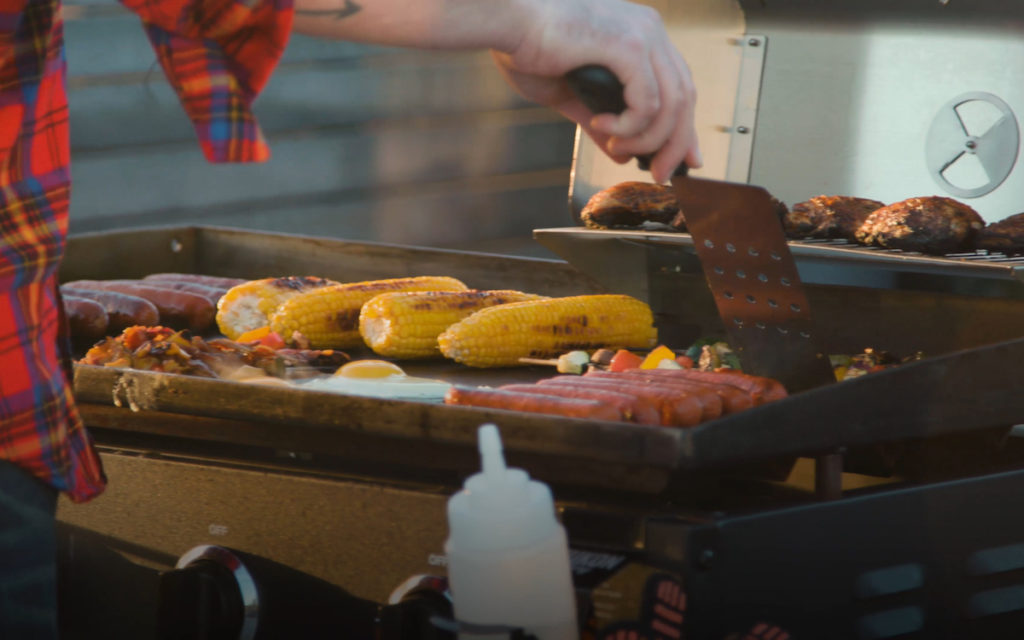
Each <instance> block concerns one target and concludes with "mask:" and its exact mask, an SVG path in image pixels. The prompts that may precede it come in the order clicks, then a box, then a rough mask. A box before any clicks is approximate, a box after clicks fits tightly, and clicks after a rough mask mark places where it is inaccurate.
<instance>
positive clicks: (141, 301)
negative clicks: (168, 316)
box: [60, 285, 160, 334]
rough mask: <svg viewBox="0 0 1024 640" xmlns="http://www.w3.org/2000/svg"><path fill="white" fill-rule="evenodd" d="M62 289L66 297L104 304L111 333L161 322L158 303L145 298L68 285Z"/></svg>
mask: <svg viewBox="0 0 1024 640" xmlns="http://www.w3.org/2000/svg"><path fill="white" fill-rule="evenodd" d="M60 291H61V293H62V294H63V295H64V297H65V298H67V297H68V296H75V297H77V298H87V299H89V300H93V301H95V302H98V303H100V304H101V305H103V308H104V310H105V311H106V312H107V319H108V325H107V331H108V332H110V333H111V334H115V333H120V332H121V331H123V330H125V329H127V328H128V327H133V326H135V325H143V326H147V327H149V326H153V325H155V324H160V312H159V311H158V310H157V308H156V305H154V304H153V303H152V302H150V301H149V300H146V299H145V298H140V297H138V296H130V295H127V294H124V293H118V292H116V291H99V290H90V289H78V288H74V287H69V286H67V285H63V286H61V288H60Z"/></svg>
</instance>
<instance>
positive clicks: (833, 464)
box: [814, 451, 843, 500]
mask: <svg viewBox="0 0 1024 640" xmlns="http://www.w3.org/2000/svg"><path fill="white" fill-rule="evenodd" d="M814 492H815V493H816V494H817V496H818V499H820V500H838V499H839V498H841V497H842V495H843V452H842V451H837V452H835V453H826V454H823V455H820V456H818V457H817V458H815V459H814Z"/></svg>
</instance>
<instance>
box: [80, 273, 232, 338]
mask: <svg viewBox="0 0 1024 640" xmlns="http://www.w3.org/2000/svg"><path fill="white" fill-rule="evenodd" d="M67 285H68V286H69V287H73V288H76V289H98V290H100V291H116V292H118V293H126V294H128V295H132V296H138V297H140V298H145V299H146V300H149V301H150V302H152V303H153V304H154V305H156V308H157V310H158V311H159V312H160V324H163V325H165V326H168V327H172V328H174V329H189V330H191V331H192V332H194V333H203V332H204V331H207V330H208V329H209V328H210V327H211V326H213V318H214V314H215V313H216V309H215V307H214V305H213V304H211V303H210V301H209V300H207V299H206V298H204V297H203V296H200V295H196V294H194V293H187V292H185V291H175V290H174V289H167V288H165V287H160V286H157V285H156V283H153V285H148V284H141V283H139V282H138V281H131V280H129V281H117V280H75V281H73V282H69V283H67Z"/></svg>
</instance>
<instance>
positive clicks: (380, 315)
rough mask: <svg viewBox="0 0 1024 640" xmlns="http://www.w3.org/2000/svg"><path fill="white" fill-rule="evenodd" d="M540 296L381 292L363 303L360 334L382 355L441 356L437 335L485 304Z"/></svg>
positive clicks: (507, 293) (503, 293)
mask: <svg viewBox="0 0 1024 640" xmlns="http://www.w3.org/2000/svg"><path fill="white" fill-rule="evenodd" d="M542 299H544V296H538V295H535V294H532V293H523V292H521V291H505V290H495V291H477V290H469V291H409V292H400V293H382V294H380V295H378V296H374V297H373V298H372V299H371V300H370V301H369V302H367V303H366V304H364V305H363V309H362V311H361V312H360V314H359V333H360V334H361V335H362V337H363V341H364V342H366V344H367V346H369V347H370V348H371V349H373V350H374V352H376V353H378V354H380V355H382V356H386V357H389V358H440V357H441V350H440V348H439V347H438V346H437V336H439V335H441V332H442V331H444V330H445V329H447V328H448V327H450V326H451V325H453V324H455V323H456V322H458V321H459V320H462V319H463V318H465V317H466V316H468V315H470V314H472V313H474V312H476V311H479V310H480V309H484V308H486V307H493V306H495V305H499V304H508V303H510V302H522V301H525V300H542Z"/></svg>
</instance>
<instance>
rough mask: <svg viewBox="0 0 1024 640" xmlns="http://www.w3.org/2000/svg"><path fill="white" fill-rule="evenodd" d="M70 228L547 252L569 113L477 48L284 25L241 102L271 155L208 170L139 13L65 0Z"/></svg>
mask: <svg viewBox="0 0 1024 640" xmlns="http://www.w3.org/2000/svg"><path fill="white" fill-rule="evenodd" d="M65 19H66V27H65V31H66V38H67V57H68V68H69V81H68V84H69V100H70V103H71V141H72V154H73V155H72V157H73V168H72V170H73V175H74V180H75V186H74V192H73V197H72V218H71V220H72V221H71V232H72V233H81V232H87V231H104V230H110V229H116V228H129V227H139V226H151V225H160V224H174V225H179V224H209V225H227V226H233V227H240V228H247V229H257V230H266V231H290V232H298V233H305V234H312V235H323V236H328V237H339V238H348V239H353V240H375V241H384V242H397V243H403V244H415V245H424V246H438V247H447V248H474V249H479V250H484V251H496V252H507V253H516V254H525V255H535V256H548V257H550V256H551V254H550V253H547V252H546V250H545V249H543V248H541V247H539V246H538V245H536V243H534V242H533V240H532V238H531V231H532V229H534V228H537V227H547V226H560V225H563V224H569V223H571V218H570V214H569V210H568V204H567V193H568V184H569V166H570V162H571V154H572V136H573V126H572V125H571V124H570V123H568V122H567V121H565V120H564V119H562V118H561V117H560V116H559V115H558V114H557V113H554V112H553V111H551V110H548V109H543V108H539V107H537V106H535V105H533V104H531V103H529V102H527V101H525V100H523V99H522V98H520V97H519V96H517V95H516V94H515V93H514V92H513V91H512V90H511V89H509V88H508V87H507V86H506V85H505V83H504V82H503V81H502V79H501V78H500V77H499V75H498V74H497V72H496V71H495V70H494V68H493V66H492V64H491V61H490V57H489V55H487V54H486V53H423V52H410V51H403V50H399V49H390V48H382V47H374V46H367V45H359V44H354V43H348V42H332V41H324V40H316V39H312V38H305V37H303V36H299V35H295V36H293V38H292V41H291V43H290V45H289V47H288V50H287V52H286V54H285V56H284V59H283V60H282V62H281V64H280V66H279V67H278V68H277V71H276V72H275V74H274V76H273V78H272V79H271V81H270V83H269V85H268V86H267V88H266V90H265V91H264V93H263V94H262V95H261V96H260V98H259V99H258V100H257V102H256V105H255V111H256V114H257V117H258V118H259V120H260V123H261V125H262V126H263V129H264V132H265V134H266V136H267V138H268V140H269V141H270V144H271V149H272V152H273V158H272V160H271V161H270V162H268V163H265V164H259V165H210V164H208V163H207V162H206V160H205V159H204V157H203V155H202V153H201V151H200V149H199V146H198V144H197V143H196V139H195V134H194V132H193V130H192V127H191V124H190V123H189V121H188V119H187V118H186V117H185V115H184V112H183V111H182V110H181V108H180V107H179V105H178V101H177V98H176V96H175V95H174V93H173V91H172V90H171V89H170V87H169V86H168V84H167V82H166V81H165V79H164V76H163V72H162V71H161V69H160V68H159V66H158V65H157V64H156V60H155V56H154V55H153V52H152V50H151V49H150V46H149V43H148V41H147V39H146V36H145V33H144V32H143V30H142V28H141V26H140V24H139V21H138V19H137V18H136V17H135V15H134V14H132V13H131V12H129V11H127V10H125V9H123V8H122V7H120V5H118V4H116V2H114V1H113V0H74V1H73V2H69V3H68V4H67V5H66V7H65Z"/></svg>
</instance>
